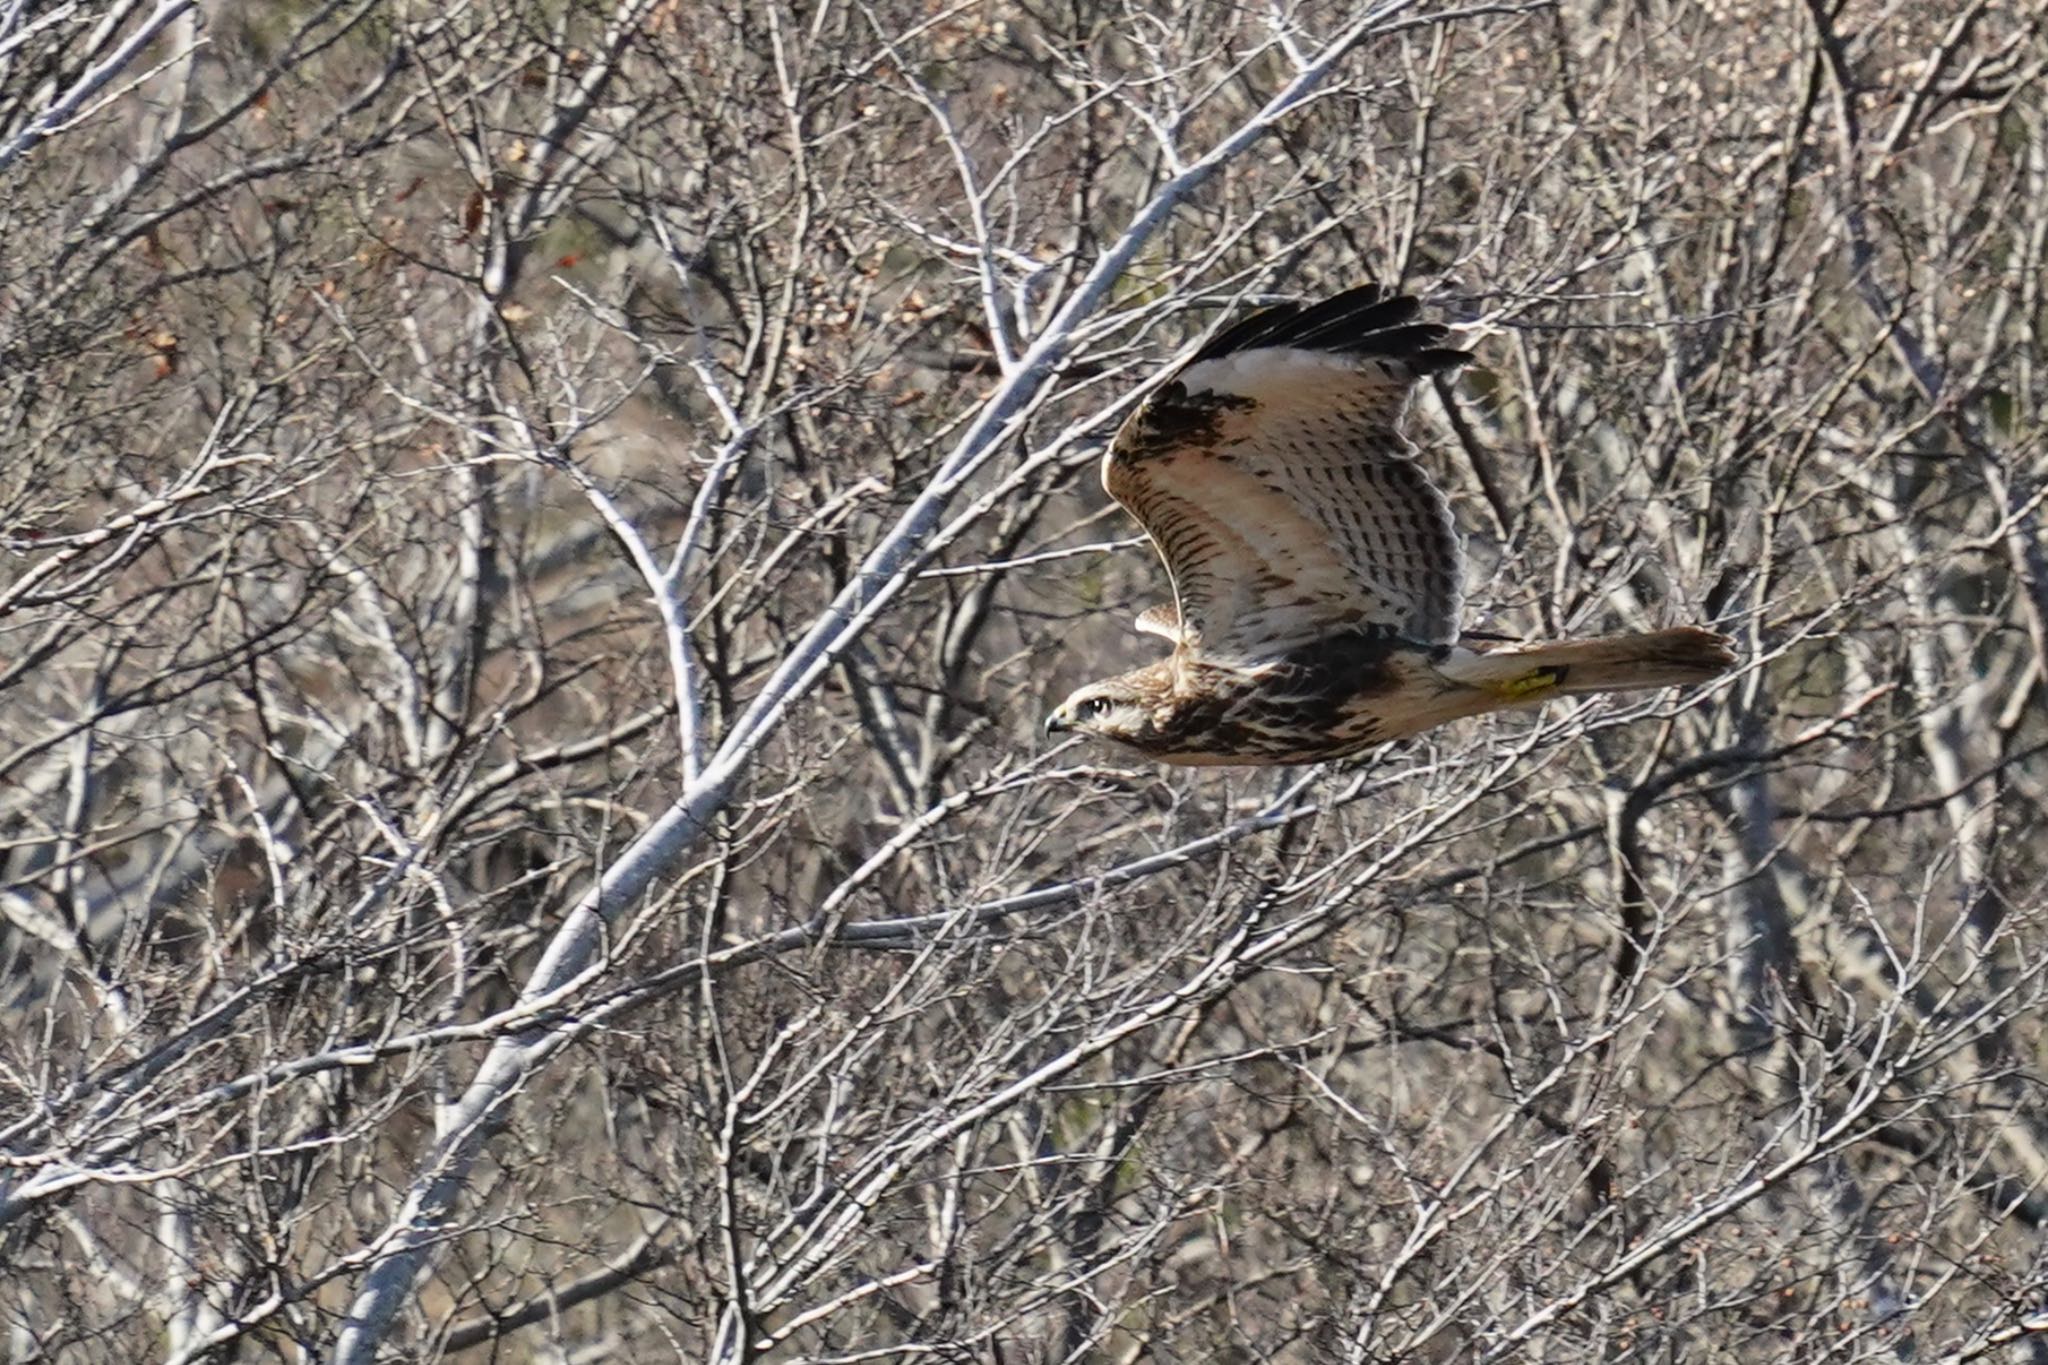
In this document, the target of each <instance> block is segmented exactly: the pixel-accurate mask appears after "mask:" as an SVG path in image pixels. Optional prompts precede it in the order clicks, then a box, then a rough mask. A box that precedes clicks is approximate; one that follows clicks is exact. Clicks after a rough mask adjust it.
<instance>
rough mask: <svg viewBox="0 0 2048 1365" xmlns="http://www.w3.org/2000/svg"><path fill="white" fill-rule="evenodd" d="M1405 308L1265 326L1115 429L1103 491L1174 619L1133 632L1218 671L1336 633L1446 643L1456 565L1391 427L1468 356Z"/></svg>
mask: <svg viewBox="0 0 2048 1365" xmlns="http://www.w3.org/2000/svg"><path fill="white" fill-rule="evenodd" d="M1417 308H1418V305H1417V303H1416V301H1415V300H1414V299H1411V298H1390V297H1388V296H1387V295H1386V294H1385V293H1383V292H1382V291H1380V290H1378V289H1376V288H1374V287H1372V286H1369V285H1368V286H1366V287H1364V288H1362V289H1354V290H1351V291H1349V292H1347V293H1344V294H1339V295H1338V296H1336V297H1335V298H1333V299H1330V300H1328V301H1326V302H1324V303H1322V304H1319V305H1317V306H1316V307H1314V308H1311V309H1307V310H1305V311H1304V310H1297V309H1293V308H1276V309H1268V310H1266V311H1264V312H1261V313H1258V314H1256V315H1254V316H1253V317H1251V318H1248V319H1246V320H1245V321H1244V322H1241V323H1239V324H1237V325H1236V326H1235V327H1232V328H1230V329H1229V330H1228V331H1226V332H1224V333H1223V334H1222V335H1221V336H1219V337H1217V338H1216V339H1215V340H1214V341H1212V342H1211V343H1210V344H1209V345H1208V346H1207V347H1205V348H1204V349H1203V350H1202V351H1201V352H1200V353H1198V354H1197V355H1196V356H1195V358H1194V359H1193V360H1191V361H1190V362H1188V364H1186V365H1185V366H1183V367H1182V368H1181V369H1180V370H1179V371H1178V372H1177V373H1176V374H1175V375H1174V376H1173V377H1172V379H1171V380H1169V381H1168V382H1167V384H1166V385H1165V386H1164V387H1162V388H1161V389H1160V390H1159V391H1158V392H1157V393H1155V394H1154V395H1153V396H1152V398H1151V399H1150V400H1149V401H1147V402H1146V403H1145V404H1144V406H1143V407H1141V408H1140V409H1139V410H1138V411H1137V412H1136V413H1134V414H1132V416H1131V418H1130V419H1129V420H1128V421H1127V422H1125V424H1124V427H1123V429H1122V430H1121V431H1119V432H1118V433H1117V437H1116V440H1115V441H1114V442H1112V443H1111V446H1110V451H1109V454H1108V456H1107V457H1106V458H1105V459H1104V461H1103V468H1102V478H1103V485H1104V487H1106V488H1107V489H1108V490H1109V493H1110V496H1112V497H1114V498H1115V499H1116V500H1117V501H1118V502H1120V503H1122V504H1123V505H1124V506H1125V507H1126V508H1128V509H1129V510H1130V512H1131V514H1132V515H1133V516H1135V517H1136V518H1137V519H1138V521H1139V523H1140V524H1141V525H1143V526H1144V528H1145V530H1146V532H1147V533H1148V534H1149V535H1150V536H1151V538H1152V541H1153V543H1154V545H1155V546H1156V547H1157V548H1158V550H1159V553H1160V557H1161V558H1162V559H1163V560H1164V561H1165V563H1166V569H1167V573H1168V574H1169V575H1170V576H1171V578H1172V580H1173V590H1174V600H1175V606H1176V608H1177V611H1178V624H1177V627H1176V626H1175V625H1174V624H1173V622H1172V620H1171V618H1168V619H1166V620H1164V621H1162V620H1161V619H1160V618H1158V617H1156V616H1153V615H1152V614H1151V613H1148V617H1150V618H1151V619H1150V620H1148V621H1147V622H1146V624H1145V625H1144V626H1143V627H1142V628H1146V629H1152V630H1155V631H1156V632H1157V633H1160V634H1169V633H1171V634H1173V635H1176V636H1177V637H1178V639H1179V640H1180V642H1181V644H1182V646H1183V647H1184V648H1186V649H1188V650H1191V651H1194V652H1196V653H1198V654H1199V655H1200V656H1202V657H1205V658H1210V659H1216V660H1258V659H1264V658H1270V657H1273V656H1275V655H1277V654H1279V653H1281V652H1284V651H1285V650H1287V649H1288V648H1291V647H1293V646H1296V645H1299V644H1303V643H1306V642H1308V641H1310V640H1314V639H1317V638H1320V637H1322V636H1324V635H1327V634H1330V633H1331V632H1333V631H1337V630H1342V629H1347V628H1349V629H1357V628H1367V627H1380V628H1384V629H1387V630H1390V631H1392V632H1394V633H1395V634H1398V635H1400V636H1401V637H1403V638H1405V639H1408V640H1412V641H1415V642H1416V643H1419V644H1447V643H1450V642H1452V641H1454V640H1455V639H1456V638H1457V635H1458V614H1459V609H1460V607H1461V605H1462V599H1463V574H1464V562H1463V554H1462V550H1461V547H1460V545H1459V542H1458V536H1457V532H1456V530H1455V528H1454V527H1453V525H1452V522H1451V516H1450V509H1449V507H1448V506H1447V505H1446V503H1445V501H1444V498H1443V495H1442V494H1441V493H1440V492H1438V491H1437V489H1436V487H1435V486H1434V485H1432V484H1431V483H1430V481H1429V478H1428V476H1427V475H1425V474H1424V473H1423V472H1422V469H1421V467H1420V466H1419V465H1417V464H1416V462H1415V458H1414V457H1415V448H1414V447H1413V446H1412V445H1411V444H1410V443H1409V442H1408V440H1407V438H1406V437H1405V436H1403V435H1402V434H1401V429H1400V428H1401V419H1402V416H1403V414H1404V412H1405V411H1406V409H1407V405H1408V397H1409V394H1410V392H1411V390H1412V389H1413V387H1414V384H1415V382H1416V380H1418V379H1419V378H1420V377H1422V376H1423V375H1427V374H1432V373H1436V372H1438V371H1442V370H1447V369H1451V368H1453V367H1455V366H1457V365H1460V364H1463V363H1464V362H1465V361H1466V360H1467V359H1469V358H1470V357H1469V356H1468V355H1467V353H1466V352H1464V351H1459V350H1452V349H1447V348H1445V347H1443V346H1442V345H1440V343H1441V342H1443V341H1444V340H1445V339H1446V338H1447V337H1448V336H1449V329H1448V328H1445V327H1441V326H1436V325H1432V324H1419V325H1418V324H1414V323H1412V321H1411V320H1412V319H1413V318H1414V316H1415V313H1416V311H1417ZM1162 625H1163V626H1165V627H1166V628H1165V629H1161V626H1162Z"/></svg>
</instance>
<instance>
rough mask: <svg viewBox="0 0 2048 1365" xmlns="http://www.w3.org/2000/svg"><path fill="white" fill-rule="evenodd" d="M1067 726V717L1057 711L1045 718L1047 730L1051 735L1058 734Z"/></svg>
mask: <svg viewBox="0 0 2048 1365" xmlns="http://www.w3.org/2000/svg"><path fill="white" fill-rule="evenodd" d="M1066 728H1067V722H1066V718H1065V717H1063V716H1061V715H1060V713H1059V712H1057V711H1055V712H1053V713H1052V714H1051V715H1049V716H1047V717H1046V718H1045V732H1046V733H1047V734H1049V735H1056V734H1058V733H1059V732H1060V731H1062V730H1064V729H1066Z"/></svg>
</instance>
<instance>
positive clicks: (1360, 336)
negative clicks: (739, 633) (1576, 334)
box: [1195, 284, 1471, 374]
mask: <svg viewBox="0 0 2048 1365" xmlns="http://www.w3.org/2000/svg"><path fill="white" fill-rule="evenodd" d="M1421 311H1422V304H1421V302H1420V301H1419V300H1418V299H1416V298H1414V297H1413V296H1412V295H1408V294H1399V295H1395V294H1390V293H1389V292H1388V291H1387V290H1385V289H1383V288H1381V287H1380V286H1379V285H1376V284H1365V285H1360V286H1358V287H1357V288H1355V289H1347V290H1345V291H1344V292H1343V293H1341V294H1335V295H1332V296H1331V297H1330V298H1327V299H1324V300H1323V301H1322V302H1321V303H1318V304H1315V305H1313V306H1311V307H1308V308H1303V307H1301V306H1299V305H1298V304H1291V303H1283V304H1281V305H1279V306H1278V307H1274V308H1266V309H1262V310H1261V311H1259V312H1257V313H1254V314H1252V315H1251V316H1250V317H1248V318H1246V319H1245V320H1244V321H1242V322H1239V323H1236V324H1234V325H1233V326H1231V327H1228V328H1226V329H1224V331H1222V332H1221V333H1219V334H1218V335H1217V336H1216V337H1215V339H1213V340H1212V341H1210V342H1209V344H1208V345H1206V346H1204V347H1203V348H1202V349H1201V350H1200V351H1198V352H1197V353H1196V354H1195V360H1197V361H1202V360H1214V359H1215V358H1217V357H1218V356H1226V355H1233V354H1235V353H1237V352H1239V351H1250V350H1256V349H1259V348H1262V347H1270V346H1293V347H1299V348H1300V349H1302V350H1309V351H1332V352H1336V353H1339V354H1348V355H1372V356H1392V357H1395V358H1398V359H1401V360H1405V361H1407V362H1408V363H1409V364H1410V365H1412V366H1413V367H1414V368H1415V371H1416V373H1418V374H1435V373H1438V372H1440V371H1443V370H1448V369H1452V368H1454V367H1456V366H1459V365H1462V364H1464V363H1465V362H1466V361H1467V360H1470V359H1471V355H1470V354H1469V353H1468V352H1465V351H1459V350H1453V349H1451V348H1448V347H1443V346H1439V345H1438V344H1437V343H1438V342H1441V341H1444V340H1446V339H1448V338H1449V337H1450V335H1451V331H1450V328H1448V327H1445V326H1443V325H1442V324H1441V323H1434V322H1424V323H1411V321H1410V320H1411V319H1413V318H1414V317H1415V315H1416V314H1417V313H1419V312H1421Z"/></svg>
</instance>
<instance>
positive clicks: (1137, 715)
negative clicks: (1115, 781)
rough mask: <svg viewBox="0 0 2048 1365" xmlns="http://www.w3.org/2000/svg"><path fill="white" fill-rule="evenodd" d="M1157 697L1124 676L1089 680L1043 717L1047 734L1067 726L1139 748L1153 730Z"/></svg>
mask: <svg viewBox="0 0 2048 1365" xmlns="http://www.w3.org/2000/svg"><path fill="white" fill-rule="evenodd" d="M1157 700H1158V698H1157V697H1156V696H1154V695H1153V694H1152V692H1151V691H1148V690H1147V689H1146V688H1144V687H1141V686H1138V685H1137V684H1135V683H1134V682H1132V680H1131V679H1130V678H1128V677H1123V678H1108V679H1105V680H1103V681H1102V682H1094V683H1089V684H1088V685H1087V686H1086V687H1083V688H1080V689H1078V690H1077V691H1075V693H1074V694H1073V695H1072V696H1070V697H1068V698H1067V699H1066V700H1065V701H1063V702H1061V703H1060V704H1059V706H1058V707H1056V708H1055V709H1054V710H1053V713H1052V714H1051V715H1049V716H1047V717H1046V718H1045V732H1046V733H1047V734H1049V735H1052V734H1059V733H1060V732H1062V731H1068V730H1071V731H1073V732H1074V733H1076V734H1083V735H1090V736H1092V737H1094V738H1096V739H1107V740H1112V741H1114V742H1115V743H1118V744H1128V745H1130V746H1131V747H1133V748H1137V749H1143V748H1145V747H1147V741H1149V740H1150V739H1151V738H1152V737H1153V736H1154V734H1155V732H1156V727H1155V715H1156V713H1155V710H1154V704H1155V703H1156V702H1157Z"/></svg>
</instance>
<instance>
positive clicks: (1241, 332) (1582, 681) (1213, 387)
mask: <svg viewBox="0 0 2048 1365" xmlns="http://www.w3.org/2000/svg"><path fill="white" fill-rule="evenodd" d="M1419 311H1420V305H1419V304H1418V303H1417V302H1416V301H1415V300H1414V299H1412V298H1407V297H1394V296H1393V295H1391V294H1390V293H1388V292H1387V291H1384V290H1382V289H1379V288H1377V287H1375V286H1373V285H1366V286H1364V287H1362V288H1358V289H1352V290H1348V291H1346V292H1345V293H1342V294H1338V295H1337V296H1336V297H1334V298H1331V299H1327V300H1325V301H1324V302H1322V303H1319V304H1316V305H1314V306H1313V307H1308V308H1302V307H1297V306H1293V305H1283V306H1281V307H1277V308H1269V309H1266V310H1265V311H1263V312H1260V313H1256V314H1253V315H1252V316H1251V317H1248V318H1246V319H1245V320H1244V321H1242V322H1240V323H1238V324H1237V325H1235V326H1233V327H1230V328H1228V329H1226V330H1225V331H1224V332H1222V333H1221V334H1220V335H1218V336H1217V337H1216V338H1215V339H1214V340H1213V341H1211V342H1209V344H1208V345H1206V346H1204V347H1203V348H1202V349H1201V350H1200V351H1199V352H1198V353H1197V354H1196V355H1195V357H1194V358H1193V359H1192V360H1190V361H1188V362H1187V363H1186V364H1184V365H1182V366H1181V367H1180V368H1179V369H1178V370H1176V371H1175V372H1174V373H1173V374H1172V375H1171V376H1170V377H1169V378H1168V379H1167V381H1166V382H1165V383H1164V384H1163V385H1162V386H1161V387H1160V388H1159V389H1158V390H1157V391H1156V392H1154V393H1153V394H1152V395H1151V396H1150V397H1149V398H1148V399H1147V400H1146V401H1145V403H1144V404H1143V405H1142V406H1140V407H1139V408H1138V409H1137V411H1136V412H1134V413H1132V414H1131V416H1130V418H1129V419H1128V420H1127V421H1125V423H1124V424H1123V427H1122V428H1121V429H1120V430H1119V431H1118V432H1117V434H1116V439H1115V440H1114V441H1113V442H1112V443H1111V444H1110V448H1109V453H1108V455H1107V456H1106V457H1105V458H1104V459H1103V462H1102V482H1103V486H1104V487H1105V488H1107V489H1108V490H1109V494H1110V496H1111V497H1113V498H1115V499H1116V500H1117V501H1118V502H1120V503H1122V504H1123V505H1124V507H1125V508H1126V509H1127V510H1128V511H1129V512H1130V513H1131V515H1132V516H1134V517H1136V518H1137V519H1138V522H1139V524H1140V525H1142V526H1143V527H1144V528H1145V531H1146V533H1147V534H1148V535H1149V536H1150V537H1151V539H1152V543H1153V545H1154V546H1155V547H1156V548H1157V549H1158V551H1159V556H1160V558H1161V559H1163V560H1164V561H1165V562H1166V571H1167V574H1168V575H1169V576H1170V577H1171V578H1172V580H1173V605H1172V606H1165V605H1161V606H1155V607H1152V608H1150V609H1149V610H1147V611H1146V612H1144V613H1143V614H1142V615H1140V616H1139V617H1138V620H1137V628H1138V629H1139V630H1140V631H1144V632H1147V633H1150V634H1153V635H1161V636H1164V637H1166V638H1167V639H1168V640H1170V641H1172V642H1173V653H1172V655H1171V656H1169V657H1168V658H1165V659H1162V660H1159V661H1157V662H1155V663H1151V664H1147V665H1146V666H1145V667H1143V668H1139V669H1134V670H1132V671H1131V672H1129V673H1124V674H1121V675H1119V676H1117V677H1114V678H1109V679H1106V680H1104V681H1102V682H1095V683H1090V684H1089V685H1088V686H1086V687H1083V688H1081V689H1080V690H1079V691H1077V692H1075V693H1074V694H1073V695H1072V696H1070V697H1068V698H1067V699H1066V701H1064V702H1062V703H1061V704H1060V707H1059V709H1058V710H1056V711H1054V712H1053V713H1052V715H1050V716H1048V717H1047V718H1046V722H1045V725H1046V729H1047V730H1048V731H1061V730H1067V731H1074V732H1077V733H1079V734H1083V735H1088V736H1092V737H1094V738H1097V739H1104V740H1110V741H1113V742H1115V743H1116V744H1119V745H1122V746H1124V747H1126V748H1129V749H1134V750H1136V751H1137V752H1139V753H1141V754H1144V755H1145V756H1147V757H1149V758H1153V759H1157V760H1160V761H1162V762H1166V763H1182V764H1284V763H1314V762H1320V761H1322V760H1325V759H1334V758H1344V757H1347V756H1349V755H1352V754H1356V753H1359V752H1360V751H1362V750H1365V749H1368V748H1370V747H1372V746H1373V745H1376V744H1381V743H1384V742H1386V741H1387V740H1392V739H1398V738H1400V737H1401V736H1403V735H1412V734H1415V733H1416V732H1418V731H1421V730H1427V729H1429V728H1430V727H1431V726H1435V725H1441V724H1443V723H1445V722H1446V721H1451V720H1456V719H1458V718H1459V717H1461V716H1475V715H1479V714H1482V713H1484V712H1487V711H1497V710H1503V709H1506V708H1508V707H1513V706H1525V705H1529V704H1532V703H1536V702H1540V701H1542V700H1544V699H1545V698H1548V697H1555V696H1566V695H1575V694H1581V693H1588V692H1614V691H1622V690H1626V689H1631V688H1654V687H1670V686H1675V685H1682V684H1687V683H1699V682H1705V681H1706V680H1708V679H1709V678H1712V677H1714V676H1715V675H1717V674H1719V673H1721V672H1723V671H1725V670H1726V669H1727V668H1728V667H1729V666H1730V665H1732V664H1733V663H1734V662H1735V655H1734V654H1733V653H1732V652H1731V651H1730V649H1729V641H1728V640H1727V639H1726V637H1724V636H1721V635H1717V634H1714V633H1713V632H1712V631H1707V630H1701V629H1696V628H1691V627H1684V628H1680V629H1675V630H1658V631H1651V632H1648V633H1647V634H1632V635H1610V636H1605V637H1603V638H1599V639H1588V640H1560V641H1556V642H1545V643H1513V644H1509V643H1501V642H1498V641H1490V640H1472V639H1461V638H1460V633H1459V629H1458V616H1459V610H1460V608H1461V606H1462V605H1463V597H1464V583H1463V578H1464V553H1463V548H1462V546H1461V545H1460V543H1459V539H1458V533H1457V530H1456V528H1455V527H1454V526H1453V524H1452V521H1451V513H1450V507H1449V506H1448V504H1447V503H1446V502H1445V501H1444V497H1443V494H1442V493H1440V492H1439V491H1438V490H1437V488H1436V487H1435V485H1433V484H1432V483H1431V482H1430V481H1429V478H1428V476H1427V475H1426V474H1424V473H1423V471H1422V469H1421V467H1420V466H1419V465H1418V464H1417V463H1416V459H1415V455H1416V450H1415V447H1414V446H1413V445H1412V444H1410V443H1409V441H1408V438H1407V437H1406V436H1404V435H1403V434H1402V431H1401V425H1402V415H1403V413H1404V411H1405V409H1406V408H1407V406H1408V397H1409V394H1410V392H1411V391H1412V390H1413V389H1414V387H1415V384H1416V382H1417V381H1418V380H1420V379H1421V378H1422V377H1423V376H1424V375H1430V374H1437V373H1440V372H1443V371H1447V370H1451V369H1454V368H1456V367H1457V366H1459V365H1462V364H1464V363H1465V362H1466V361H1467V360H1469V359H1470V358H1471V356H1470V354H1469V353H1468V352H1465V351H1461V350H1457V349H1453V348H1451V347H1448V346H1446V345H1445V344H1444V343H1445V342H1446V341H1448V340H1449V339H1450V337H1451V331H1450V329H1449V328H1448V327H1444V326H1441V325H1439V324H1436V323H1427V322H1417V321H1415V317H1416V314H1417V313H1418V312H1419Z"/></svg>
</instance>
